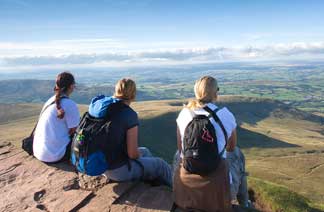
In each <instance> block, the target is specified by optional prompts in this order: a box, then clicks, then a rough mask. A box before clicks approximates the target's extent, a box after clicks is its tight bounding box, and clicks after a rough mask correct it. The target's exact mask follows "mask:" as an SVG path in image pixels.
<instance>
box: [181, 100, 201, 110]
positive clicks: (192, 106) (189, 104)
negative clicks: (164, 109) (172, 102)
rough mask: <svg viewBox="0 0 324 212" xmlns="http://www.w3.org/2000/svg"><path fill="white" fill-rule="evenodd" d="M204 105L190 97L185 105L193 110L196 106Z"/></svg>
mask: <svg viewBox="0 0 324 212" xmlns="http://www.w3.org/2000/svg"><path fill="white" fill-rule="evenodd" d="M203 105H204V103H202V102H200V101H198V100H196V99H192V100H190V101H189V102H188V104H187V105H185V107H186V108H189V109H190V110H194V109H196V108H200V107H202V106H203Z"/></svg>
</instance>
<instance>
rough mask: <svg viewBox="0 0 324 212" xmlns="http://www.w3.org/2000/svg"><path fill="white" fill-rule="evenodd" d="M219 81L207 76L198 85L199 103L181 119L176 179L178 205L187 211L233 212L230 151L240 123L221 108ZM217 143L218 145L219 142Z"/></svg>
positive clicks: (190, 105)
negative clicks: (217, 103) (228, 161)
mask: <svg viewBox="0 0 324 212" xmlns="http://www.w3.org/2000/svg"><path fill="white" fill-rule="evenodd" d="M218 90H219V88H218V85H217V81H216V79H215V78H213V77H211V76H204V77H202V78H200V79H199V80H197V81H196V83H195V86H194V91H195V97H196V99H195V100H192V101H190V102H189V103H188V104H187V105H185V107H184V108H183V109H182V110H181V112H180V114H179V116H178V118H177V120H176V121H177V146H178V151H179V153H180V154H179V155H180V158H181V159H180V163H179V165H178V166H177V167H175V172H174V177H173V178H174V179H173V192H174V202H175V205H177V207H179V208H182V209H184V210H201V211H223V212H226V211H231V210H232V207H231V200H230V182H229V181H230V180H229V179H230V178H229V171H228V167H227V163H226V161H225V158H226V151H233V150H234V147H235V146H236V121H235V118H234V116H233V114H232V113H231V112H230V111H229V110H228V109H227V108H225V107H224V108H219V107H218V106H217V105H216V104H215V101H216V100H217V96H218ZM216 141H217V142H216Z"/></svg>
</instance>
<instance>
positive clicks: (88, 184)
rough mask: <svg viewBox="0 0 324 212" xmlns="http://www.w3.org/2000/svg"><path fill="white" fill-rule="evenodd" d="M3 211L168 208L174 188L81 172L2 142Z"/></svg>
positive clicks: (0, 203) (0, 184)
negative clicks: (109, 178) (44, 160)
mask: <svg viewBox="0 0 324 212" xmlns="http://www.w3.org/2000/svg"><path fill="white" fill-rule="evenodd" d="M0 147H1V148H0V193H1V199H0V211H6V212H9V211H169V210H170V209H171V206H172V199H171V190H170V188H167V187H164V186H155V187H153V186H151V185H149V184H145V183H141V182H129V183H113V182H107V179H105V178H104V177H96V178H91V177H86V176H82V175H78V174H77V173H76V172H75V171H74V169H73V167H72V166H71V165H69V164H68V163H58V164H51V165H48V164H45V163H42V162H40V161H38V160H36V159H35V158H33V157H31V156H28V155H27V154H26V153H25V152H23V151H22V150H21V149H20V148H16V147H14V146H13V145H11V144H10V143H2V144H1V145H0Z"/></svg>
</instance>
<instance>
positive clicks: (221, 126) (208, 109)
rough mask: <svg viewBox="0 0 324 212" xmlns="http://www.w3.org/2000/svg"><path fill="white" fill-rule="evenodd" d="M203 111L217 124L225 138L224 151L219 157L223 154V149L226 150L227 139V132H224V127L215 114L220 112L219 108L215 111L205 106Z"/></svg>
mask: <svg viewBox="0 0 324 212" xmlns="http://www.w3.org/2000/svg"><path fill="white" fill-rule="evenodd" d="M203 109H204V110H206V111H207V112H208V113H209V115H208V117H212V118H213V119H214V120H215V121H216V123H218V124H219V126H220V128H221V129H222V131H223V134H224V137H225V146H224V149H223V150H222V151H221V153H220V155H222V154H223V153H224V151H225V149H226V146H227V141H228V137H227V132H226V130H225V127H224V125H223V123H222V121H221V120H220V118H219V117H218V115H217V112H218V111H219V110H220V108H216V109H215V110H212V109H210V108H209V107H208V106H205V107H204V108H203Z"/></svg>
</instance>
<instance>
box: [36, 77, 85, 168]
mask: <svg viewBox="0 0 324 212" xmlns="http://www.w3.org/2000/svg"><path fill="white" fill-rule="evenodd" d="M74 85H75V82H74V77H73V76H72V74H70V73H68V72H63V73H61V74H59V75H58V76H57V79H56V85H55V89H54V90H55V95H54V96H53V97H51V98H50V99H49V100H48V101H47V102H46V103H45V105H44V107H43V109H42V112H41V115H40V118H39V121H38V124H37V127H36V130H35V134H34V142H33V152H34V156H35V157H36V158H37V159H39V160H41V161H43V162H57V161H59V160H61V159H62V158H63V157H64V156H65V158H66V159H68V158H69V153H70V149H69V148H68V147H69V146H70V143H71V139H70V136H71V135H73V133H74V131H75V129H76V127H77V126H78V124H79V120H80V114H79V110H78V107H77V105H76V104H75V102H74V101H72V100H71V99H69V98H68V97H69V96H70V94H71V93H72V92H73V90H74Z"/></svg>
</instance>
